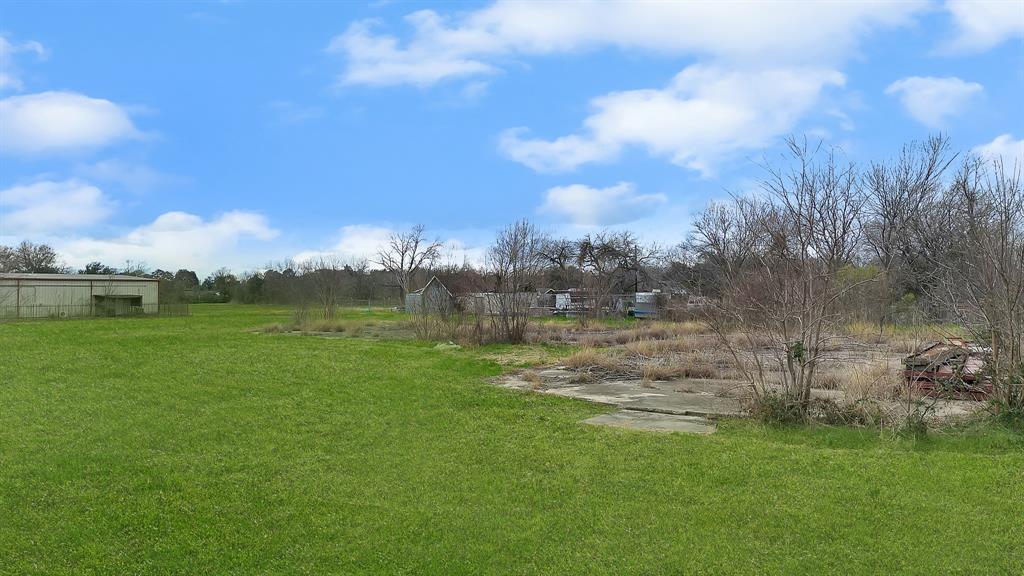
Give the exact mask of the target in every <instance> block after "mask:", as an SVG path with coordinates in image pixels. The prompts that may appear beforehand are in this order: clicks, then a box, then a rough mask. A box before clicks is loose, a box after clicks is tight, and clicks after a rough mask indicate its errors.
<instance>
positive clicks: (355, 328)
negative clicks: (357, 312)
mask: <svg viewBox="0 0 1024 576" xmlns="http://www.w3.org/2000/svg"><path fill="white" fill-rule="evenodd" d="M373 325H374V323H373V322H368V321H365V320H311V321H307V322H303V323H301V324H295V323H288V324H283V323H280V322H277V323H274V324H268V325H266V326H263V327H261V328H258V329H257V330H258V331H259V332H265V333H268V334H280V333H285V332H303V333H319V334H325V333H332V334H341V333H344V334H346V335H349V336H358V335H359V334H360V333H361V332H362V331H363V329H364V328H367V327H370V326H373Z"/></svg>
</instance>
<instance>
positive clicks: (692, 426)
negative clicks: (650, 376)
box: [498, 368, 742, 434]
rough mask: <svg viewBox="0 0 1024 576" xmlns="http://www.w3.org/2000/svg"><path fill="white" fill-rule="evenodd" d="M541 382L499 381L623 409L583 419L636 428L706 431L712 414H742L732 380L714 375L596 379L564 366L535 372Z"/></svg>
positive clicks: (512, 377)
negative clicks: (704, 377)
mask: <svg viewBox="0 0 1024 576" xmlns="http://www.w3.org/2000/svg"><path fill="white" fill-rule="evenodd" d="M537 376H538V377H539V379H540V382H536V381H533V382H531V381H527V380H524V379H523V377H522V375H509V376H505V377H502V378H500V379H499V380H498V384H499V385H501V386H504V387H506V388H513V389H517V390H532V391H535V392H540V393H544V394H555V395H558V396H567V397H569V398H579V399H581V400H588V401H590V402H597V403H600V404H608V405H612V406H618V407H619V408H622V410H621V411H620V412H615V413H612V414H602V415H601V416H597V417H594V418H590V419H588V420H585V422H586V423H588V424H601V425H608V426H618V427H625V428H633V429H637V430H663V431H680V432H696V433H699V434H709V433H711V432H714V429H715V426H714V422H712V421H711V419H714V418H718V417H722V416H735V415H739V414H741V413H742V406H741V405H740V401H739V398H737V397H735V396H733V395H732V394H733V393H734V391H735V390H734V389H735V388H736V383H734V382H727V381H716V380H678V381H666V382H648V381H642V380H595V381H592V382H579V381H578V380H579V376H580V375H579V374H578V373H576V372H573V371H571V370H568V369H564V368H551V369H547V370H541V371H540V372H538V373H537Z"/></svg>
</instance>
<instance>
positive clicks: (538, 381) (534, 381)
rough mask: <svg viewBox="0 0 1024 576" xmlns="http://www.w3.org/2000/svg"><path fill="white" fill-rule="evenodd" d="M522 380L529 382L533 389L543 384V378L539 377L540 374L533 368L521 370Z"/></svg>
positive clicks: (537, 388)
mask: <svg viewBox="0 0 1024 576" xmlns="http://www.w3.org/2000/svg"><path fill="white" fill-rule="evenodd" d="M523 380H524V381H526V382H528V383H529V384H530V388H531V389H533V390H539V389H540V387H541V386H543V385H544V379H543V378H541V377H540V374H538V373H537V372H535V371H533V370H527V371H526V372H523Z"/></svg>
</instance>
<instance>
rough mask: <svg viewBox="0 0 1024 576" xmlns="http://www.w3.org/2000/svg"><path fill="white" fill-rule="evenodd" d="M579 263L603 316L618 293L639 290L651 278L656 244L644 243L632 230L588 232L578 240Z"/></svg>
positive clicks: (594, 305)
mask: <svg viewBox="0 0 1024 576" xmlns="http://www.w3.org/2000/svg"><path fill="white" fill-rule="evenodd" d="M576 252H577V260H576V264H577V265H578V266H579V267H580V269H581V270H582V271H583V272H584V283H585V285H586V288H587V293H588V294H589V296H590V298H591V300H592V305H591V306H589V307H590V308H591V313H593V314H595V315H597V316H600V315H602V314H603V312H604V311H605V310H607V309H609V308H610V307H611V295H612V294H614V293H616V292H636V291H637V290H639V289H640V286H641V284H646V283H648V282H649V280H650V269H651V268H652V267H653V266H654V265H655V264H656V263H657V260H658V258H659V256H660V251H659V249H658V247H657V246H645V245H643V244H641V242H640V241H639V240H638V239H637V238H636V236H634V235H633V234H632V233H631V232H628V231H624V232H608V231H603V232H599V233H596V234H588V235H586V236H584V237H583V238H582V239H580V241H579V242H578V243H577V249H576Z"/></svg>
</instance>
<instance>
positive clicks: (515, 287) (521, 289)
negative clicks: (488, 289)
mask: <svg viewBox="0 0 1024 576" xmlns="http://www.w3.org/2000/svg"><path fill="white" fill-rule="evenodd" d="M545 241H546V239H545V238H544V237H543V236H542V235H541V234H540V233H538V232H537V230H536V229H535V228H534V226H533V224H530V222H529V221H527V220H520V221H518V222H516V223H515V224H512V225H510V226H508V227H507V228H505V229H504V230H502V231H501V232H500V233H498V237H497V238H496V239H495V242H494V245H493V246H492V247H491V249H490V250H489V251H488V264H489V266H490V268H491V271H492V273H493V274H494V278H495V287H494V288H495V290H494V293H495V294H494V298H495V302H494V307H495V308H496V309H495V310H493V311H492V312H493V316H492V321H493V325H494V331H495V336H496V337H497V338H498V339H499V340H502V341H505V342H522V341H523V339H524V338H525V336H526V330H527V327H528V325H529V315H530V307H531V306H532V305H533V301H534V298H535V295H536V294H535V293H536V283H537V281H538V280H539V279H540V278H541V276H542V274H543V272H544V261H545V259H544V256H543V255H542V248H543V246H544V244H545Z"/></svg>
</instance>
